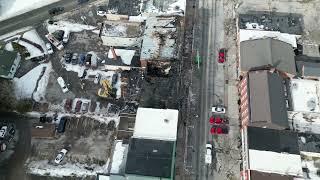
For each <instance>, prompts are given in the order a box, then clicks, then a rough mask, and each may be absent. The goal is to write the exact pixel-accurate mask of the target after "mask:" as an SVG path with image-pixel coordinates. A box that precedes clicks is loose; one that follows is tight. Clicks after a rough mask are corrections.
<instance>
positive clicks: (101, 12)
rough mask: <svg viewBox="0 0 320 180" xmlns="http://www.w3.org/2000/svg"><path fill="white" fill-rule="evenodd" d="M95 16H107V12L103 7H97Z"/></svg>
mask: <svg viewBox="0 0 320 180" xmlns="http://www.w3.org/2000/svg"><path fill="white" fill-rule="evenodd" d="M97 15H98V16H107V10H106V7H104V6H98V8H97Z"/></svg>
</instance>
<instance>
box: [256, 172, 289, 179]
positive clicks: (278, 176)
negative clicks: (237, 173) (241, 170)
mask: <svg viewBox="0 0 320 180" xmlns="http://www.w3.org/2000/svg"><path fill="white" fill-rule="evenodd" d="M250 177H251V179H252V180H293V177H292V176H289V175H281V174H274V173H265V172H259V171H250Z"/></svg>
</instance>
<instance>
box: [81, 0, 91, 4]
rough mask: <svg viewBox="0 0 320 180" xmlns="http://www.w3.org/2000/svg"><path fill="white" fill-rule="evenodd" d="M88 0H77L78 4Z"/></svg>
mask: <svg viewBox="0 0 320 180" xmlns="http://www.w3.org/2000/svg"><path fill="white" fill-rule="evenodd" d="M88 1H89V0H78V4H83V3H86V2H88Z"/></svg>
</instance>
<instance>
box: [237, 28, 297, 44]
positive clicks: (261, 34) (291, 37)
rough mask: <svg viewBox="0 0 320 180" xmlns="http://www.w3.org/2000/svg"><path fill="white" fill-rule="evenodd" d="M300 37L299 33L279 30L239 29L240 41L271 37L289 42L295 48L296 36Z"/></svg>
mask: <svg viewBox="0 0 320 180" xmlns="http://www.w3.org/2000/svg"><path fill="white" fill-rule="evenodd" d="M300 37H301V36H300V35H295V34H288V33H281V32H280V31H262V30H247V29H240V42H242V41H247V40H254V39H264V38H273V39H277V40H280V41H283V42H286V43H288V44H291V46H292V47H294V48H296V47H297V38H300Z"/></svg>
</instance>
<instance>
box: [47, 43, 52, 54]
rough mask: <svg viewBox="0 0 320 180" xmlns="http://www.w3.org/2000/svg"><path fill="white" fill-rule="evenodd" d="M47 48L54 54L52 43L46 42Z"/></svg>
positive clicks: (49, 52)
mask: <svg viewBox="0 0 320 180" xmlns="http://www.w3.org/2000/svg"><path fill="white" fill-rule="evenodd" d="M46 48H47V51H48V54H53V49H52V46H51V44H50V43H46Z"/></svg>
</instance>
